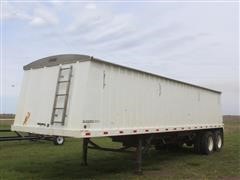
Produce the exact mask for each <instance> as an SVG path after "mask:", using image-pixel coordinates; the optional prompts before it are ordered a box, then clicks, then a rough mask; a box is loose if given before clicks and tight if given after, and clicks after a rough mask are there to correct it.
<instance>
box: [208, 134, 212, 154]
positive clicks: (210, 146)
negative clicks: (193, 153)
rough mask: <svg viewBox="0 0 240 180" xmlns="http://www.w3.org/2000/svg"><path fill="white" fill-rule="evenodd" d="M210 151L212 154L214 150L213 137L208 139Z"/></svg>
mask: <svg viewBox="0 0 240 180" xmlns="http://www.w3.org/2000/svg"><path fill="white" fill-rule="evenodd" d="M208 150H209V151H210V152H211V151H212V150H213V138H212V136H209V137H208Z"/></svg>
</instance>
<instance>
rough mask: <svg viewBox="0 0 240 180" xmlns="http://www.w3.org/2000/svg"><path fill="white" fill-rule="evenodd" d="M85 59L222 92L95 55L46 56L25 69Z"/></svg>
mask: <svg viewBox="0 0 240 180" xmlns="http://www.w3.org/2000/svg"><path fill="white" fill-rule="evenodd" d="M83 61H97V62H100V63H105V64H110V65H114V66H118V67H122V68H125V69H129V70H133V71H137V72H141V73H145V74H149V75H152V76H157V77H160V78H163V79H167V80H171V81H175V82H178V83H182V84H185V85H189V86H193V87H196V88H200V89H204V90H208V91H212V92H215V93H221V92H220V91H217V90H213V89H209V88H206V87H202V86H198V85H195V84H190V83H187V82H184V81H179V80H176V79H172V78H168V77H165V76H160V75H158V74H154V73H150V72H146V71H142V70H139V69H134V68H130V67H126V66H122V65H119V64H115V63H111V62H108V61H104V60H101V59H98V58H94V57H93V56H88V55H79V54H62V55H55V56H49V57H46V58H42V59H39V60H36V61H33V62H32V63H29V64H27V65H25V66H24V67H23V69H24V70H30V69H38V68H43V67H51V66H57V65H59V64H72V63H76V62H83Z"/></svg>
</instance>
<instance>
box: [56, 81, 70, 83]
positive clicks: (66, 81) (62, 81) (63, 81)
mask: <svg viewBox="0 0 240 180" xmlns="http://www.w3.org/2000/svg"><path fill="white" fill-rule="evenodd" d="M67 82H70V81H58V83H67Z"/></svg>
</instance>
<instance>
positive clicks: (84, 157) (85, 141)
mask: <svg viewBox="0 0 240 180" xmlns="http://www.w3.org/2000/svg"><path fill="white" fill-rule="evenodd" d="M88 142H89V138H83V154H82V165H83V166H87V165H88V163H87V152H88Z"/></svg>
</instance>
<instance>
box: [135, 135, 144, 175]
mask: <svg viewBox="0 0 240 180" xmlns="http://www.w3.org/2000/svg"><path fill="white" fill-rule="evenodd" d="M137 141H138V142H137V147H136V170H135V172H136V174H139V175H140V174H142V138H141V136H139V137H138V140H137Z"/></svg>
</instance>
